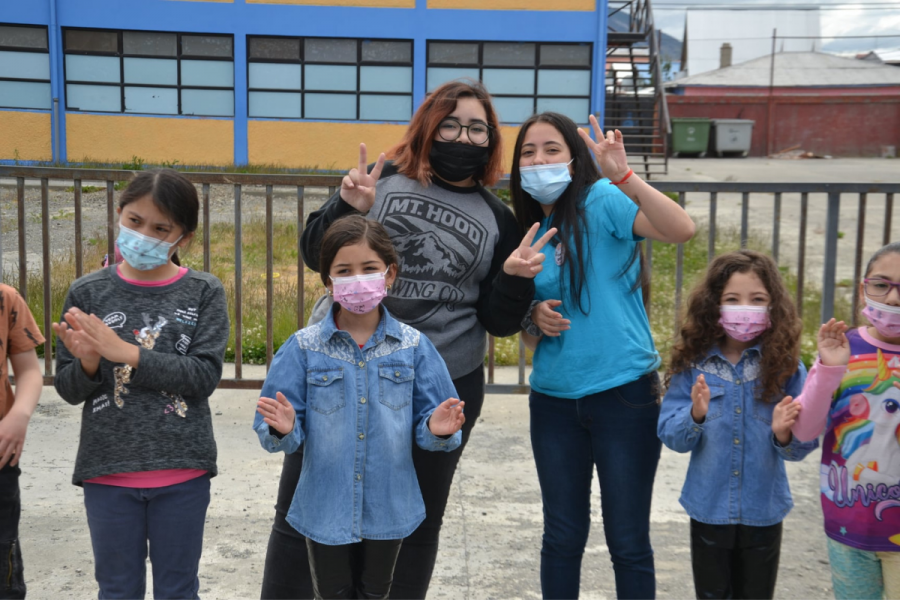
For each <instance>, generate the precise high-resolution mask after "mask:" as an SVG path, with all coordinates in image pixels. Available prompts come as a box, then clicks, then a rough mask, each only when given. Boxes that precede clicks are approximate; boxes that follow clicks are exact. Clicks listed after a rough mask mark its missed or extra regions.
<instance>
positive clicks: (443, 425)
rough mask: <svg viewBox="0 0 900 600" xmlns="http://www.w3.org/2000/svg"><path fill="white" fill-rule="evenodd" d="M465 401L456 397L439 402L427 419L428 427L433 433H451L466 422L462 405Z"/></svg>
mask: <svg viewBox="0 0 900 600" xmlns="http://www.w3.org/2000/svg"><path fill="white" fill-rule="evenodd" d="M465 405H466V403H465V402H463V401H462V400H457V399H456V398H447V399H446V400H444V401H443V402H441V403H440V404H439V405H438V407H437V408H436V409H434V412H433V413H431V417H429V419H428V429H429V430H430V431H431V433H433V434H434V435H453V434H454V433H456V432H457V431H459V429H460V427H462V426H463V423H465V422H466V415H464V414H463V406H465Z"/></svg>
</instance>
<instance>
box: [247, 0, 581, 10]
mask: <svg viewBox="0 0 900 600" xmlns="http://www.w3.org/2000/svg"><path fill="white" fill-rule="evenodd" d="M248 1H250V0H248ZM428 8H463V9H469V10H561V11H565V10H575V11H593V10H595V9H596V8H597V0H428Z"/></svg>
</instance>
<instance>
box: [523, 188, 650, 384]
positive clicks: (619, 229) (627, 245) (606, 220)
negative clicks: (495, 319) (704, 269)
mask: <svg viewBox="0 0 900 600" xmlns="http://www.w3.org/2000/svg"><path fill="white" fill-rule="evenodd" d="M584 208H585V219H586V227H587V236H586V237H587V241H586V242H585V243H584V245H583V246H582V247H583V248H584V250H585V252H586V253H587V256H586V259H587V260H586V261H585V279H586V281H585V285H584V287H583V290H582V298H583V301H582V306H583V307H584V309H585V310H586V312H587V314H584V313H582V312H581V311H580V310H579V308H578V307H577V306H574V305H573V303H572V300H571V298H570V297H569V294H568V293H562V292H561V288H560V277H561V276H562V277H563V278H564V282H567V281H568V278H569V274H568V266H567V265H563V266H562V267H560V265H559V262H560V258H561V257H560V256H559V252H556V251H554V248H552V247H548V248H546V249H545V253H546V255H547V259H546V260H545V261H544V268H543V270H542V271H541V272H540V273H538V275H537V277H535V279H534V284H535V299H536V300H551V299H552V300H562V305H561V306H560V307H559V308H558V309H557V310H558V311H559V312H561V313H562V315H563V316H564V317H565V318H567V319H569V320H570V321H571V322H572V324H571V326H570V327H571V329H569V330H567V331H563V332H562V334H561V335H560V336H559V337H547V336H544V337H543V338H542V339H541V341H540V343H539V344H538V346H537V351H536V352H535V354H534V362H533V365H534V369H533V371H532V373H531V387H532V389H534V390H536V391H538V392H541V393H543V394H547V395H548V396H555V397H557V398H573V399H574V398H582V397H584V396H589V395H591V394H596V393H599V392H602V391H605V390H609V389H612V388H614V387H618V386H620V385H623V384H626V383H629V382H631V381H634V380H636V379H638V378H640V377H641V376H642V375H645V374H647V373H649V372H650V371H653V370H654V369H656V368H658V367H659V363H660V360H659V354H658V353H657V352H656V347H655V346H654V345H653V337H652V336H651V334H650V323H649V322H648V320H647V313H646V311H645V310H644V304H643V301H642V299H641V290H640V288H639V287H638V289H636V290H635V291H632V288H634V287H635V283H636V282H637V281H638V279H639V277H640V263H639V262H638V261H634V263H633V264H632V265H631V266H630V267H629V268H628V269H627V271H625V272H624V273H623V272H622V271H623V269H625V267H626V266H627V265H628V263H629V261H630V260H631V257H632V255H633V254H634V249H635V245H636V244H637V243H638V242H640V241H641V239H642V238H641V237H639V236H636V235H634V233H632V228H633V227H634V219H635V217H636V216H637V212H638V207H637V205H636V204H635V203H634V202H632V201H631V200H630V199H629V198H628V197H627V196H626V195H625V194H623V193H622V192H620V191H619V189H618V188H616V187H614V186H613V185H612V184H611V183H610V181H609V179H601V180H600V181H598V182H596V183H595V184H594V185H593V186H592V187H591V190H590V192H589V193H588V195H587V198H586V199H585V205H584ZM549 222H550V219H549V218H547V219H544V222H543V223H542V224H541V229H540V231H539V232H538V234H537V236H538V237H540V236H541V235H543V233H544V232H545V231H546V230H547V226H548V224H549ZM548 246H549V245H548ZM570 246H572V244H570ZM565 289H566V290H568V284H566V288H565Z"/></svg>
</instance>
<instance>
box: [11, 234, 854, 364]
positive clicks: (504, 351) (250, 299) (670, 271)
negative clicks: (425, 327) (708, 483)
mask: <svg viewBox="0 0 900 600" xmlns="http://www.w3.org/2000/svg"><path fill="white" fill-rule="evenodd" d="M707 239H708V233H707V231H706V230H705V229H704V228H703V227H700V228H699V229H698V231H697V235H695V236H694V238H693V239H692V240H691V241H690V242H688V243H687V244H685V245H684V262H683V288H682V303H681V307H682V310H683V308H684V306H685V305H686V303H687V296H688V293H689V291H690V289H691V288H692V287H693V285H694V283H695V282H696V281H697V279H698V278H699V277H700V276H701V275H702V273H703V272H704V270H705V268H706V264H707ZM237 246H238V247H240V248H241V249H242V256H241V258H242V277H241V282H242V319H243V339H242V356H243V361H244V363H245V364H264V363H265V359H266V279H265V274H266V232H265V222H264V221H263V220H262V219H252V220H248V221H245V222H244V224H243V237H242V239H241V240H240V243H239V244H237ZM748 246H749V247H750V248H752V249H754V250H759V251H761V252H767V251H768V249H769V244H768V238H767V236H765V235H763V234H761V233H759V232H752V231H751V234H750V239H749V242H748ZM234 247H235V243H234V227H233V225H231V224H229V223H214V224H212V226H211V230H210V268H211V271H212V273H213V274H214V275H216V276H217V277H218V278H219V279H221V280H222V282H223V285H224V286H225V291H226V295H227V297H228V312H229V318H230V320H231V323H232V330H231V335H230V337H229V341H228V350H227V351H226V360H228V361H232V360H234V359H235V352H236V350H235V331H234V323H235V309H236V306H235V302H236V298H235V290H236V286H235V253H234ZM272 247H273V256H274V261H273V270H274V274H275V276H274V277H273V293H274V296H273V299H272V304H273V315H272V331H273V340H274V348H275V350H276V351H277V349H278V348H279V347H280V346H281V344H282V343H284V341H285V340H286V339H288V338H289V337H290V335H291V334H293V333H294V331H296V330H297V326H298V323H297V297H298V293H299V291H300V289H301V286H302V289H303V290H304V298H305V302H304V314H303V318H302V322H303V323H306V321H307V319H308V318H309V314H310V312H311V310H312V307H313V304H315V301H316V300H317V299H318V298H319V297H320V296H322V294H324V292H325V288H324V286H323V285H322V281H321V279H320V278H319V275H318V274H317V273H315V272H313V271H311V270H309V269H307V268H305V267H304V268H303V269H302V276H298V268H297V262H298V260H297V259H298V255H297V224H296V223H294V222H291V221H278V222H276V223H275V224H274V238H273V245H272ZM739 247H740V232H739V231H738V230H737V229H736V228H734V229H729V228H726V227H719V228H718V239H717V241H716V253H717V254H718V253H724V252H729V251H731V250H736V249H738V248H739ZM105 253H106V235H105V233H103V232H101V231H97V232H93V233H92V234H91V235H90V236H89V237H88V238H87V239H86V241H85V244H84V265H85V271H86V272H91V271H94V270H96V269H98V268H99V267H100V263H101V260H102V258H103V255H104V254H105ZM676 256H677V246H676V245H673V244H661V243H658V242H655V243H654V244H653V253H652V288H651V310H650V327H651V330H652V333H653V337H654V340H655V342H656V345H657V348H658V350H659V352H660V355H661V356H662V357H663V361H664V364H665V363H666V362H667V361H668V355H669V352H670V350H671V345H672V342H673V338H674V334H675V327H676V324H677V323H678V319H677V318H676V314H675V272H676ZM181 259H182V263H183V264H184V265H185V266H189V267H191V268H194V269H198V270H200V269H202V268H203V232H202V229H198V231H197V234H196V236H195V239H194V241H193V243H192V246H191V248H190V249H189V250H188V251H187V252H186V253H184V254H183V255H182V256H181ZM781 270H782V276H783V277H784V278H785V282H786V284H787V286H788V288H789V289H790V291H791V295H792V297H796V289H797V277H796V274H794V273H792V272H790V270H789V269H788V268H787V267H782V268H781ZM16 274H17V273H16V272H12V271H8V272H7V274H6V277H5V281H7V282H8V283H10V285H13V286H17V281H16V279H17V277H16ZM51 276H52V278H51V283H50V288H51V315H52V318H53V319H58V318H59V314H60V311H61V310H62V306H63V302H64V300H65V295H66V291H67V290H68V288H69V285H70V284H71V282H72V281H74V279H75V259H74V255H73V254H72V252H71V251H70V252H64V253H60V254H55V255H54V256H53V259H52V261H51ZM842 283H843V282H842ZM851 287H852V286H851ZM821 301H822V293H821V290H819V289H818V288H816V287H815V286H813V285H811V284H810V283H809V282H807V283H806V284H805V285H804V293H803V341H802V348H803V351H802V356H803V360H804V362H806V363H807V364H810V363H811V362H812V360H813V359H814V358H815V354H816V343H815V336H816V332H817V331H818V328H819V312H820V305H821ZM28 305H29V306H30V307H31V308H32V312H34V314H35V318H36V319H37V321H38V324H39V325H40V326H41V329H42V330H43V329H44V322H43V281H42V279H41V276H40V273H39V272H33V273H31V274H29V277H28ZM835 313H836V316H837V318H838V319H843V320H845V321H847V322H850V317H851V303H850V301H849V299H848V298H847V297H846V295H845V294H839V295H838V297H837V299H836V305H835ZM38 351H39V353H42V352H43V349H39V350H38ZM518 357H519V341H518V336H510V337H507V338H499V339H497V340H495V360H496V364H497V365H516V364H518ZM531 357H532V353H531V352H530V351H526V362H527V363H528V364H531Z"/></svg>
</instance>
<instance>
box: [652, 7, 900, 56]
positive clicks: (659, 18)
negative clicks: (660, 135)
mask: <svg viewBox="0 0 900 600" xmlns="http://www.w3.org/2000/svg"><path fill="white" fill-rule="evenodd" d="M692 4H703V5H705V6H709V5H716V6H721V7H722V8H727V7H728V6H741V7H746V6H752V5H754V4H759V5H763V6H762V7H761V8H763V7H764V8H769V7H771V6H772V5H775V4H777V5H779V6H785V7H786V6H789V5H791V4H794V5H801V6H810V5H811V4H813V5H819V6H836V7H840V10H825V9H822V10H820V12H819V14H820V24H821V27H822V35H823V36H845V35H898V37H894V38H881V39H874V38H868V39H834V38H832V39H824V40H822V50H823V51H825V52H834V53H843V52H864V51H868V50H876V49H882V50H884V49H898V48H900V0H897V1H892V0H857V1H844V2H841V1H840V0H820V1H818V2H817V1H815V0H812V1H810V0H805V1H804V0H653V14H654V18H655V21H656V26H657V28H659V29H662V30H663V31H664V32H666V33H667V34H669V35H671V36H672V37H675V38H677V39H679V40H681V39H683V38H684V19H685V12H686V10H685V8H684V7H685V6H688V5H692ZM876 9H877V10H876Z"/></svg>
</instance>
